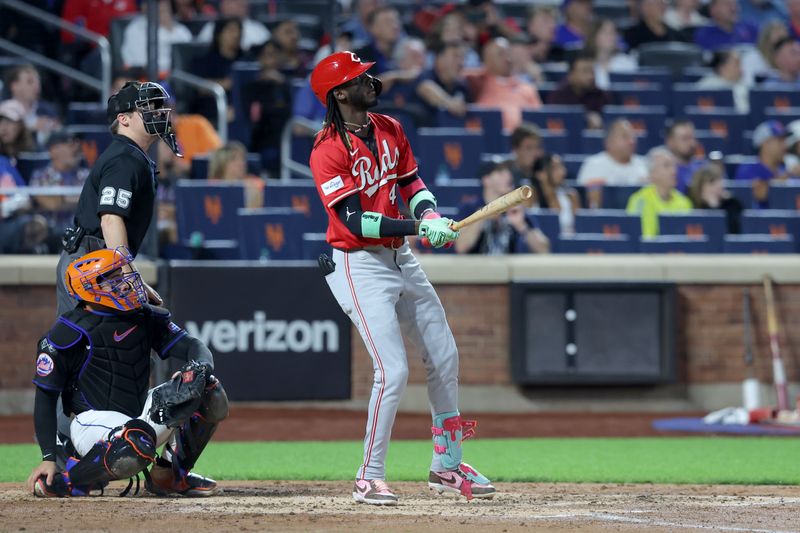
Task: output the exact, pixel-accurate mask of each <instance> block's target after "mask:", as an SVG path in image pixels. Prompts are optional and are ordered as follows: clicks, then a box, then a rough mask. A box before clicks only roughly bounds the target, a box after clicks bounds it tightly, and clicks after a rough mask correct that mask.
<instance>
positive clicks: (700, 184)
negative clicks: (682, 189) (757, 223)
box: [689, 165, 744, 233]
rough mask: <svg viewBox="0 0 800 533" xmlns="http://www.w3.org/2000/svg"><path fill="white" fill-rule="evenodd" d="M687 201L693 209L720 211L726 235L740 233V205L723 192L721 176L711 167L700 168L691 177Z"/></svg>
mask: <svg viewBox="0 0 800 533" xmlns="http://www.w3.org/2000/svg"><path fill="white" fill-rule="evenodd" d="M689 199H690V200H691V201H692V206H693V207H694V208H695V209H722V210H723V211H725V218H726V219H727V223H728V231H727V232H728V233H741V232H742V210H743V209H744V208H743V207H742V203H741V202H740V201H739V200H738V199H736V198H735V197H734V196H732V195H731V193H729V192H728V191H727V190H725V181H724V180H723V179H722V174H721V173H720V172H719V171H718V170H717V169H716V168H715V167H714V166H712V165H706V166H704V167H701V168H699V169H698V170H697V172H695V173H694V176H692V184H691V186H690V187H689Z"/></svg>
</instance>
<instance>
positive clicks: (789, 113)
mask: <svg viewBox="0 0 800 533" xmlns="http://www.w3.org/2000/svg"><path fill="white" fill-rule="evenodd" d="M769 119H775V120H777V121H778V122H781V123H783V124H788V123H790V122H792V121H794V120H797V119H800V107H768V108H766V109H765V110H764V120H769Z"/></svg>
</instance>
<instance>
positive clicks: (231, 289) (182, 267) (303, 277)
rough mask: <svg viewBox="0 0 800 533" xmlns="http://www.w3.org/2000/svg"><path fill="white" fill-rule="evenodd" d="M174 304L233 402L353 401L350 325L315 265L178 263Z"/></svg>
mask: <svg viewBox="0 0 800 533" xmlns="http://www.w3.org/2000/svg"><path fill="white" fill-rule="evenodd" d="M190 265H191V266H190ZM169 301H170V309H171V310H172V314H173V317H174V320H175V321H176V322H177V323H178V324H179V325H181V326H183V327H184V328H185V329H186V331H187V332H188V333H189V335H191V336H193V337H197V338H198V339H200V340H201V341H203V342H204V343H205V344H206V345H207V346H208V347H209V348H210V349H211V352H212V353H213V354H214V363H215V367H216V369H215V371H214V374H215V375H216V376H218V377H219V378H220V379H221V380H222V382H223V384H224V386H225V391H226V392H227V393H228V398H230V399H231V400H238V401H266V400H326V399H328V400H334V399H336V400H339V399H347V398H350V320H349V319H348V318H347V316H346V315H345V314H344V313H342V311H341V309H340V308H339V305H338V304H337V303H336V301H335V300H334V299H333V297H332V296H331V294H330V291H329V290H328V286H327V284H326V283H325V280H324V279H323V277H322V274H321V273H320V271H319V269H317V268H316V267H267V266H259V267H249V266H248V267H239V266H231V267H223V266H205V265H204V264H203V263H194V264H190V263H186V262H181V263H178V264H173V265H171V267H170V298H169Z"/></svg>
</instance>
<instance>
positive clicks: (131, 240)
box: [75, 135, 156, 256]
mask: <svg viewBox="0 0 800 533" xmlns="http://www.w3.org/2000/svg"><path fill="white" fill-rule="evenodd" d="M155 175H156V165H155V163H154V162H153V161H152V160H151V159H150V158H149V157H148V156H147V154H146V153H145V152H144V151H143V150H142V149H141V148H139V146H137V145H136V143H134V142H133V141H132V140H131V139H129V138H128V137H125V136H124V135H113V140H112V141H111V144H110V145H109V147H108V148H106V149H105V151H104V152H103V153H102V154H101V155H100V157H98V158H97V161H96V162H95V164H94V166H93V167H92V171H91V172H90V173H89V178H88V179H87V180H86V183H85V184H84V185H83V190H82V191H81V196H80V199H79V200H78V209H77V211H76V212H75V225H76V226H80V227H82V228H83V229H85V230H86V234H87V235H93V236H95V237H98V238H100V239H102V238H103V232H102V230H101V229H100V216H101V215H103V214H105V213H111V214H114V215H119V216H121V217H122V218H124V219H125V228H126V229H127V232H128V245H129V248H130V251H131V253H132V254H133V255H134V256H136V254H137V253H138V251H139V247H140V246H141V244H142V241H143V240H144V237H145V235H146V234H147V228H148V227H149V226H150V221H151V219H152V218H153V208H154V206H155V198H156V176H155Z"/></svg>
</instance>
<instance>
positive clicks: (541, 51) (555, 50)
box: [525, 5, 564, 63]
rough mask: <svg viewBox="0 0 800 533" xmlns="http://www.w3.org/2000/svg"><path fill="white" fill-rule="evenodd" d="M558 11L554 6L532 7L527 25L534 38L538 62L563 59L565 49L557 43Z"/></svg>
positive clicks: (534, 51) (533, 48)
mask: <svg viewBox="0 0 800 533" xmlns="http://www.w3.org/2000/svg"><path fill="white" fill-rule="evenodd" d="M557 26H558V12H557V11H556V9H555V8H554V7H553V6H542V5H536V6H533V7H532V8H531V11H530V15H528V22H527V24H526V25H525V27H526V28H527V30H528V35H529V36H530V37H531V39H532V40H533V44H531V48H532V50H533V59H534V61H536V62H537V63H550V62H555V61H561V60H562V59H563V58H564V49H563V48H562V47H561V45H559V44H558V43H556V28H557Z"/></svg>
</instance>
